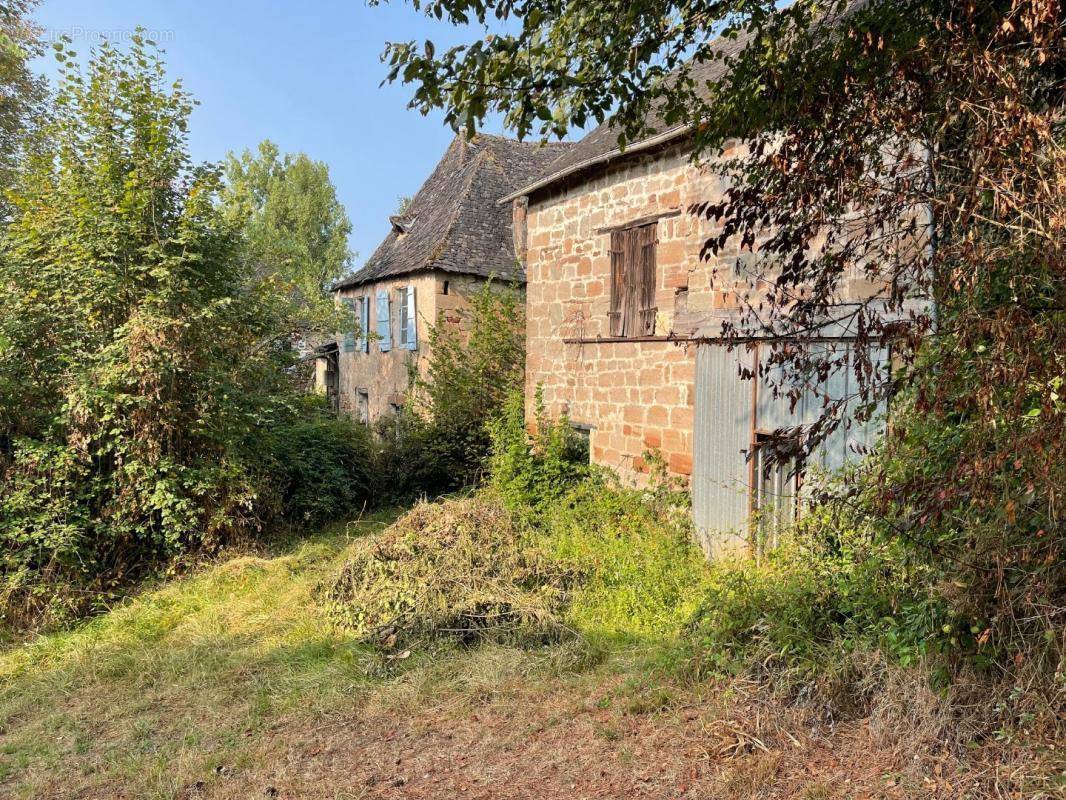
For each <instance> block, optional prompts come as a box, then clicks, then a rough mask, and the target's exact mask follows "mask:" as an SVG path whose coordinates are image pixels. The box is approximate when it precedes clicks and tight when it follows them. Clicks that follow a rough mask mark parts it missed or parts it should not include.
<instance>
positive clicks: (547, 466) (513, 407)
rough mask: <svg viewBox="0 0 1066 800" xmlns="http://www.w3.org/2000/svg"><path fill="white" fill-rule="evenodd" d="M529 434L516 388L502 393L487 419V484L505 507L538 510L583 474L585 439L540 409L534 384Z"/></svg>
mask: <svg viewBox="0 0 1066 800" xmlns="http://www.w3.org/2000/svg"><path fill="white" fill-rule="evenodd" d="M534 403H535V404H536V407H535V409H534V421H535V429H534V433H533V434H532V435H530V434H529V433H528V432H527V430H526V418H525V398H524V396H523V394H522V393H521V392H520V391H519V390H515V391H513V392H512V393H511V395H510V396H509V397H507V399H506V401H505V403H504V406H503V413H502V414H501V415H500V416H499V417H497V418H496V419H495V420H493V421H492V422H491V424H490V427H489V431H490V434H491V438H492V457H491V460H490V470H491V473H492V484H493V486H494V487H495V489H496V491H497V492H499V493H500V496H501V497H503V498H504V501H505V502H506V503H507V504H508V506H510V507H511V508H521V507H523V506H529V507H531V508H532V509H533V510H534V511H543V510H544V509H546V508H548V507H549V506H551V505H552V504H553V503H557V502H558V501H559V500H560V499H561V498H562V497H563V496H564V495H565V494H566V493H567V491H568V490H569V489H570V488H571V487H573V486H574V485H576V484H577V483H578V482H579V481H580V480H581V479H582V478H583V477H585V476H586V475H588V472H589V467H588V460H589V454H588V447H587V443H586V442H584V441H582V440H581V438H580V437H579V436H578V435H577V434H576V433H574V431H573V430H572V429H571V428H570V424H569V422H568V420H567V419H566V417H565V416H563V417H561V418H559V419H557V420H552V419H550V418H549V417H548V415H547V414H546V413H545V409H544V400H543V395H542V393H541V391H540V389H539V388H538V390H537V392H536V394H535V396H534Z"/></svg>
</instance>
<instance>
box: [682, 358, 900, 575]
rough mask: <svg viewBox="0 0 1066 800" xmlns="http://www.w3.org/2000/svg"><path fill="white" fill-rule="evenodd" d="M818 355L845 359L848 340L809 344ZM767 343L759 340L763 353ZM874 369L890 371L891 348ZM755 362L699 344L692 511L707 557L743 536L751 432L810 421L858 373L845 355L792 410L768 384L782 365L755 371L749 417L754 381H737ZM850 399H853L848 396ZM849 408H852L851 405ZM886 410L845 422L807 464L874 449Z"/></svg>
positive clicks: (844, 392)
mask: <svg viewBox="0 0 1066 800" xmlns="http://www.w3.org/2000/svg"><path fill="white" fill-rule="evenodd" d="M809 346H810V347H811V348H814V349H817V350H818V352H817V353H815V354H814V355H815V356H816V357H826V358H844V357H845V356H846V355H847V354H848V352H849V351H850V348H851V345H850V344H848V343H845V342H839V343H812V344H811V345H809ZM767 347H768V345H762V346H761V349H763V350H765V349H766V348H767ZM872 360H873V363H874V366H875V368H877V369H888V352H887V350H886V349H885V348H878V349H877V350H876V351H875V352H874V355H873V359H872ZM741 361H743V363H744V364H745V365H747V366H749V367H750V366H751V365H752V363H753V354H752V353H751V352H748V351H746V350H744V349H743V348H738V349H736V350H734V351H732V352H730V351H729V350H728V348H726V347H725V346H723V345H720V344H702V345H700V346H699V348H698V350H697V354H696V408H695V412H696V421H695V430H694V440H695V441H694V465H693V477H692V511H693V519H694V521H695V524H696V529H697V531H698V533H699V535H700V539H701V543H702V544H703V546H704V549H705V550H706V551H707V552H708V553H709V554H711V555H714V554H715V553H717V552H720V551H721V550H724V549H735V548H736V546H737V545H738V544H741V543H746V542H747V539H748V516H749V500H750V497H749V482H750V472H749V465H748V463H747V461H746V454H747V450H748V448H749V447H750V445H751V436H752V430H753V428H754V429H758V430H762V431H774V430H777V429H779V428H787V427H793V426H796V425H800V424H810V423H811V422H813V421H814V420H816V419H817V418H818V416H819V415H820V414H821V413H822V411H823V408H824V406H825V398H826V397H828V398H829V399H830V400H838V399H842V398H846V397H849V396H850V393H851V392H854V391H855V378H854V375H852V373H851V369H850V366H849V364H848V362H847V360H844V363H842V364H841V365H840V366H839V367H837V368H836V369H834V370H833V371H832V372H831V373H830V375H829V377H828V379H827V380H826V381H824V382H823V383H822V384H821V385H819V386H812V387H811V388H810V390H809V391H807V392H806V393H805V394H804V396H803V397H802V398H801V399H800V401H799V403H797V405H796V407H795V408H794V409H792V408H791V403H790V400H789V398H788V397H784V396H782V397H774V396H773V388H772V387H773V385H774V383H778V384H779V383H780V378H781V368H780V367H775V368H773V370H772V371H771V373H770V374H769V375H766V376H760V377H759V378H758V379H757V380H758V382H759V388H758V393H757V396H756V397H757V399H756V403H755V419H754V425H753V420H752V384H751V381H745V380H742V379H741V378H740V376H739V374H738V365H739V364H740V363H741ZM852 402H853V401H852ZM853 407H854V406H853ZM883 417H884V409H883V408H882V409H881V410H880V411H879V413H878V415H877V416H876V417H875V418H874V419H873V420H871V421H870V422H867V423H863V424H859V423H857V422H855V421H854V419H852V420H850V422H846V423H844V424H842V425H841V426H840V427H839V428H838V429H837V430H836V431H835V432H834V433H833V435H832V436H830V437H829V438H828V439H827V440H826V441H825V442H824V443H823V445H822V446H821V447H820V448H819V449H818V451H817V452H816V453H814V454H813V455H812V457H811V460H810V461H809V462H808V463H809V464H817V465H818V466H820V467H821V468H823V469H826V470H834V469H839V468H840V467H841V466H843V465H844V464H845V463H847V462H848V461H851V460H853V459H855V458H857V457H859V455H860V454H861V453H862V452H864V451H865V450H866V449H868V448H869V447H871V446H872V445H873V444H874V443H875V442H876V439H877V437H878V436H880V435H881V433H882V431H883V429H884V419H883Z"/></svg>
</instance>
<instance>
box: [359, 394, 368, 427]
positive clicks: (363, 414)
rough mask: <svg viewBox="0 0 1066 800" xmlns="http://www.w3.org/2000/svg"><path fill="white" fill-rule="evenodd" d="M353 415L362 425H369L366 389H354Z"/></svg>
mask: <svg viewBox="0 0 1066 800" xmlns="http://www.w3.org/2000/svg"><path fill="white" fill-rule="evenodd" d="M355 414H356V418H357V419H358V420H359V421H360V422H361V423H363V424H364V425H368V424H369V423H370V392H368V391H367V390H366V389H356V391H355Z"/></svg>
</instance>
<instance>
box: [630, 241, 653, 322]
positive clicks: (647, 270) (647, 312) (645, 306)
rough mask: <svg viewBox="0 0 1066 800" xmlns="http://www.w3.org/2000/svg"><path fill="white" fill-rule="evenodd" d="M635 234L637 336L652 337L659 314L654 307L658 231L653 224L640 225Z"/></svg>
mask: <svg viewBox="0 0 1066 800" xmlns="http://www.w3.org/2000/svg"><path fill="white" fill-rule="evenodd" d="M633 233H634V234H636V238H637V246H638V247H639V248H640V258H639V259H638V261H637V264H636V265H635V267H636V269H638V270H639V271H640V284H639V285H640V291H639V295H640V296H639V298H638V302H639V306H640V316H639V328H638V333H637V335H639V336H653V335H654V334H655V317H656V315H657V314H658V313H659V309H658V307H657V306H656V305H655V289H656V280H655V277H656V276H655V240H656V235H657V233H658V231H657V230H656V225H655V223H654V222H653V223H652V224H651V225H642V226H641V227H639V228H636V229H635V230H634V231H633Z"/></svg>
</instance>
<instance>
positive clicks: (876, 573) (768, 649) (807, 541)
mask: <svg viewBox="0 0 1066 800" xmlns="http://www.w3.org/2000/svg"><path fill="white" fill-rule="evenodd" d="M927 580H928V574H927V573H926V572H924V571H923V570H922V569H921V568H920V567H918V566H916V565H913V564H911V563H910V561H909V559H908V558H907V554H906V552H905V549H904V548H903V547H902V546H901V545H900V544H899V543H898V542H895V541H892V540H884V539H883V538H881V537H878V535H877V532H876V529H875V528H873V527H872V526H870V525H869V524H864V523H862V522H861V517H857V516H856V515H854V514H852V513H847V512H846V511H845V510H843V509H840V508H835V509H834V508H828V507H827V508H822V509H818V510H815V511H813V512H812V513H811V514H810V515H809V516H807V517H805V518H803V519H802V521H801V522H799V523H798V524H796V525H795V526H794V527H793V528H792V529H791V530H789V531H788V532H787V533H786V534H784V535H783V536H782V537H781V541H780V542H779V544H778V545H777V546H776V547H775V548H773V549H771V550H769V551H768V552H767V553H766V554H765V555H764V556H763V557H761V558H760V559H759V560H757V561H756V560H753V559H750V558H747V557H740V556H738V557H736V558H734V559H725V560H723V561H720V562H718V563H716V564H715V565H714V566H713V569H712V579H711V581H710V582H709V583H708V586H707V589H708V590H707V593H706V596H705V598H704V600H703V602H702V604H701V606H700V609H699V610H698V612H697V613H696V614H695V615H694V618H693V621H692V623H691V629H692V632H693V635H694V636H695V641H696V644H697V647H698V656H697V657H698V659H699V661H700V662H701V663H702V664H703V665H704V667H706V668H711V669H713V670H721V671H728V672H731V671H753V670H754V671H755V672H756V673H757V674H758V675H759V676H760V677H763V678H768V679H772V680H773V681H775V682H777V683H781V684H786V685H794V684H799V683H802V682H804V681H809V680H811V679H813V678H815V677H817V676H818V675H820V674H823V673H825V672H826V671H829V670H832V669H833V668H835V666H836V665H839V664H840V663H841V662H842V660H843V659H844V656H845V655H846V653H847V652H849V651H856V650H881V651H882V652H884V653H885V654H886V655H887V656H888V657H889V658H890V659H892V661H894V662H895V663H897V664H899V665H901V666H910V665H913V664H916V663H919V662H922V661H924V660H926V658H928V657H931V656H934V655H936V654H937V653H939V652H940V651H941V650H940V648H941V644H942V641H943V639H944V636H943V631H944V626H945V625H947V617H946V610H945V609H944V608H943V606H942V605H941V604H939V603H938V602H937V601H936V599H935V597H934V596H933V594H932V593H931V592H930V591H929V586H928V583H927Z"/></svg>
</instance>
